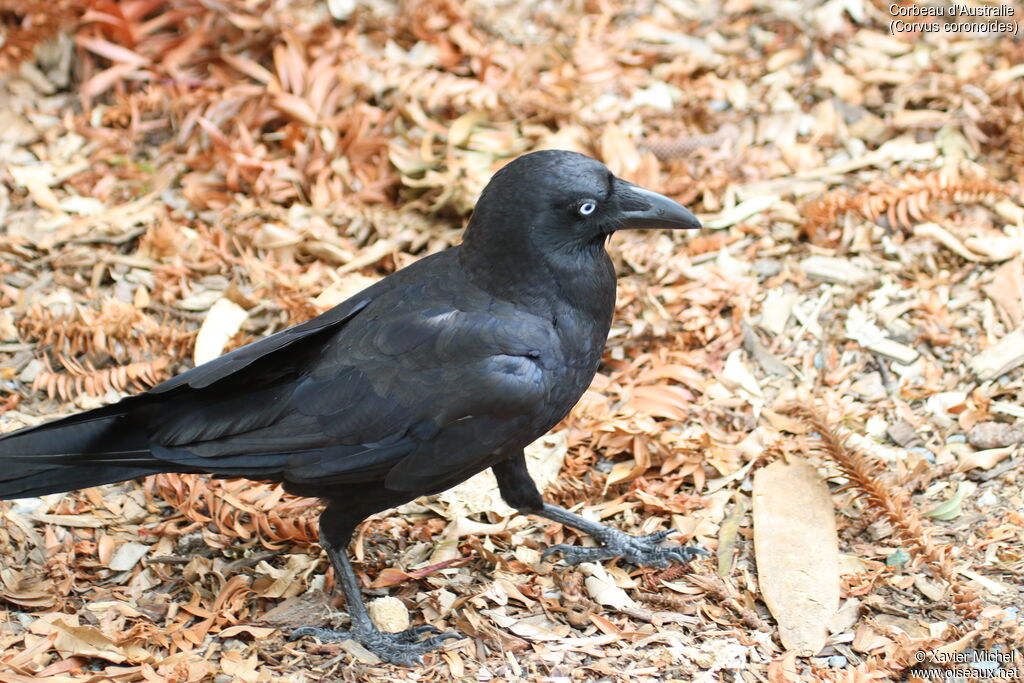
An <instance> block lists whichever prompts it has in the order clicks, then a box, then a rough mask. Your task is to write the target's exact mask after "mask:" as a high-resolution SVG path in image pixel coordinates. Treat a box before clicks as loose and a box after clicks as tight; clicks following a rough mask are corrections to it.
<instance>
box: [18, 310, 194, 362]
mask: <svg viewBox="0 0 1024 683" xmlns="http://www.w3.org/2000/svg"><path fill="white" fill-rule="evenodd" d="M18 329H19V330H20V332H21V334H22V337H23V338H25V339H29V340H32V341H35V342H36V343H38V344H41V345H46V346H50V347H51V349H52V350H53V352H54V353H58V354H66V355H69V356H77V355H81V354H83V353H89V354H97V353H105V354H108V355H110V356H111V357H112V358H116V359H118V360H121V361H124V360H129V359H135V358H138V357H140V355H142V354H148V353H152V352H154V351H158V352H159V353H161V354H167V355H173V356H174V357H175V358H184V357H186V356H187V355H188V354H189V352H190V351H191V350H192V347H193V346H194V344H195V337H196V334H197V330H188V329H186V328H185V327H184V326H183V325H182V324H180V323H173V322H168V321H166V320H160V321H158V320H156V319H154V318H153V317H151V316H149V315H147V314H146V313H145V312H143V311H142V310H140V309H138V308H136V307H135V306H132V305H131V304H126V303H122V302H119V301H117V300H114V299H107V300H105V301H104V302H103V304H102V307H101V309H100V310H99V311H96V310H95V309H90V308H86V307H76V308H75V309H74V310H73V311H72V312H71V313H68V314H66V315H58V314H54V313H53V312H51V311H50V310H49V309H47V308H45V307H43V306H33V307H31V308H29V309H28V310H27V311H26V312H25V314H24V315H23V316H22V318H21V319H20V320H19V321H18Z"/></svg>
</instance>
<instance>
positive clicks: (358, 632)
mask: <svg viewBox="0 0 1024 683" xmlns="http://www.w3.org/2000/svg"><path fill="white" fill-rule="evenodd" d="M331 507H332V506H328V508H327V510H325V511H324V514H323V515H322V516H321V517H320V545H321V546H322V547H323V549H324V550H325V551H326V552H327V556H328V557H329V558H331V565H332V566H333V567H334V575H335V576H336V577H337V580H338V583H339V584H341V590H342V592H344V594H345V603H346V606H347V608H348V616H349V620H350V621H351V622H352V626H351V628H350V629H349V630H347V631H335V630H332V629H327V628H316V627H313V626H303V627H301V628H297V629H295V630H294V631H292V634H291V640H295V639H297V638H301V637H302V636H313V637H314V638H316V639H317V640H319V641H320V642H323V643H337V642H340V641H342V640H350V639H351V640H354V641H356V642H357V643H359V644H360V645H362V646H363V647H365V648H366V649H367V650H369V651H370V652H372V653H373V654H375V655H377V656H378V657H380V658H381V659H382V660H383V661H385V662H389V663H391V664H397V665H399V666H417V665H419V664H422V663H423V660H422V659H421V657H422V655H423V654H424V653H426V652H430V651H431V650H434V649H436V648H438V647H439V646H440V645H441V644H442V643H444V641H445V640H447V639H449V638H461V637H462V636H460V635H459V634H458V633H441V632H440V631H439V630H438V629H436V628H434V627H433V626H431V625H429V624H423V625H421V626H414V627H413V628H410V629H408V630H405V631H400V632H398V633H388V632H386V631H381V630H380V629H378V628H377V627H376V626H375V625H374V623H373V620H372V619H370V614H369V612H367V611H366V604H365V603H364V602H363V597H362V595H361V593H360V591H359V580H358V579H357V578H356V574H355V572H354V571H353V570H352V565H351V564H350V563H349V561H348V558H347V557H345V552H344V550H343V548H344V547H345V545H347V541H348V539H349V538H350V537H351V533H352V528H351V525H348V528H347V529H345V530H342V529H340V528H339V526H340V525H337V524H332V522H336V521H337V518H334V517H333V515H332V516H331V517H329V516H328V515H330V514H331ZM335 544H337V545H335ZM427 634H436V635H431V637H429V638H426V639H423V640H420V638H421V637H422V636H424V635H427Z"/></svg>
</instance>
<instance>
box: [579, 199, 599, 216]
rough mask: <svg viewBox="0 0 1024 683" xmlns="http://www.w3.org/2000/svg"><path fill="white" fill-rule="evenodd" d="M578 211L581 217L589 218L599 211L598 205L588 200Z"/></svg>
mask: <svg viewBox="0 0 1024 683" xmlns="http://www.w3.org/2000/svg"><path fill="white" fill-rule="evenodd" d="M576 210H577V211H579V214H580V215H581V216H589V215H590V214H592V213H594V212H595V211H597V203H596V202H593V201H591V200H589V199H588V200H586V201H585V202H583V203H582V204H580V206H579V208H578V209H576Z"/></svg>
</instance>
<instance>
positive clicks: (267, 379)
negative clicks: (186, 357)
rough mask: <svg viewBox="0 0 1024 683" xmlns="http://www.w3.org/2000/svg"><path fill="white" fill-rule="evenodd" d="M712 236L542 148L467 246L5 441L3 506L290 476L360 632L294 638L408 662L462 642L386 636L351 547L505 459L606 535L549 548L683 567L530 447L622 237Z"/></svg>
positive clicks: (581, 379) (595, 354)
mask: <svg viewBox="0 0 1024 683" xmlns="http://www.w3.org/2000/svg"><path fill="white" fill-rule="evenodd" d="M699 227H700V223H699V222H698V221H697V219H696V218H695V217H694V216H693V214H691V213H690V212H689V211H687V210H686V209H685V208H683V207H682V206H680V205H679V204H678V203H676V202H675V201H673V200H671V199H669V198H667V197H664V196H662V195H660V194H657V193H655V192H651V191H649V190H645V189H643V188H640V187H637V186H636V185H633V184H631V183H628V182H626V181H624V180H622V179H620V178H617V177H615V176H614V175H613V174H612V173H611V172H610V171H609V170H608V169H607V168H606V167H605V166H604V165H603V164H601V163H600V162H598V161H595V160H594V159H591V158H589V157H586V156H584V155H582V154H576V153H573V152H566V151H541V152H534V153H532V154H527V155H525V156H522V157H520V158H518V159H516V160H515V161H513V162H511V163H509V164H508V165H507V166H505V167H504V168H502V169H501V170H500V171H498V172H497V173H496V174H495V175H494V177H493V178H492V179H491V181H490V183H489V184H488V185H487V187H486V188H485V189H484V191H483V194H482V195H481V197H480V201H479V202H478V203H477V205H476V209H475V211H474V212H473V216H472V218H471V219H470V222H469V227H468V228H467V230H466V233H465V239H464V241H463V242H462V244H461V245H459V246H456V247H452V248H450V249H447V250H445V251H442V252H440V253H437V254H433V255H431V256H427V257H426V258H423V259H421V260H419V261H417V262H416V263H414V264H412V265H410V266H409V267H407V268H404V269H402V270H399V271H398V272H396V273H394V274H392V275H390V276H389V277H387V278H384V279H383V280H381V281H380V282H378V283H376V284H374V285H373V286H371V287H369V288H367V289H365V290H363V291H362V292H360V293H359V294H356V295H355V296H353V297H352V298H350V299H349V300H347V301H345V302H344V303H342V304H340V305H338V306H337V307H335V308H333V309H331V310H330V311H328V312H326V313H324V314H323V315H321V316H319V317H317V318H314V319H312V320H310V321H308V322H305V323H302V324H301V325H297V326H295V327H292V328H289V329H287V330H284V331H282V332H279V333H277V334H274V335H272V336H270V337H267V338H265V339H262V340H259V341H257V342H254V343H252V344H249V345H248V346H245V347H243V348H240V349H238V350H236V351H233V352H231V353H228V354H226V355H224V356H222V357H220V358H218V359H216V360H213V361H210V362H209V363H205V364H203V365H200V366H199V367H196V368H194V369H192V370H189V371H187V372H185V373H182V374H181V375H178V376H177V377H174V378H172V379H170V380H168V381H166V382H164V383H163V384H160V385H159V386H157V387H154V388H153V389H150V390H149V391H147V392H144V393H141V394H138V395H135V396H129V397H127V398H125V399H123V400H121V401H119V402H118V403H115V404H113V405H109V406H106V407H103V408H98V409H96V410H90V411H87V412H84V413H80V414H77V415H72V416H70V417H66V418H64V419H61V420H57V421H54V422H50V423H47V424H42V425H39V426H36V427H29V428H27V429H22V430H19V431H16V432H12V433H9V434H5V435H3V436H0V499H9V498H20V497H25V496H38V495H43V494H47V493H55V492H60V491H68V490H72V489H80V488H83V487H87V486H96V485H98V484H106V483H111V482H118V481H124V480H126V479H132V478H135V477H141V476H144V475H149V474H156V473H158V472H196V473H207V474H213V475H216V476H220V477H244V478H248V479H253V480H258V481H276V482H281V483H282V484H283V485H284V488H285V490H286V491H288V492H289V493H293V494H296V495H299V496H317V497H320V498H323V499H324V500H325V502H326V508H325V509H324V511H323V514H322V515H321V517H320V543H321V545H322V546H323V548H324V550H325V551H326V552H327V554H328V556H329V557H330V559H331V562H332V564H333V566H334V570H335V574H336V575H337V577H338V581H339V582H340V584H341V586H342V590H343V591H344V593H345V598H346V600H347V602H348V611H349V616H350V618H351V622H352V623H351V629H350V630H349V631H332V630H327V629H321V628H311V627H304V628H300V629H298V630H297V631H295V632H294V633H293V637H294V636H301V635H312V636H315V637H317V638H319V639H320V640H322V641H331V640H334V641H337V640H341V639H346V638H354V639H355V640H357V641H358V642H360V643H362V644H363V645H364V646H366V647H367V648H369V649H370V650H371V651H372V652H374V653H375V654H376V655H377V656H379V657H380V658H381V659H383V660H385V661H388V662H392V663H395V664H402V665H413V664H415V663H416V662H418V661H419V660H420V655H421V654H422V653H424V652H427V651H429V650H431V649H434V648H436V647H438V646H439V645H440V644H441V643H442V642H443V640H444V639H445V638H449V637H457V635H456V634H451V633H444V634H438V633H437V629H434V628H433V627H431V626H418V627H415V628H412V629H410V630H408V631H405V632H403V633H397V634H396V633H384V632H381V631H379V630H378V629H377V628H376V627H375V626H374V625H373V623H372V621H371V620H370V618H369V616H368V615H367V612H366V608H365V606H364V603H363V601H362V598H361V596H360V591H359V585H358V583H357V580H356V576H355V574H354V573H353V571H352V568H351V565H350V564H349V561H348V559H347V557H346V556H345V553H344V551H345V547H346V546H347V545H348V543H349V540H350V538H351V536H352V532H353V530H354V529H355V527H356V525H358V524H359V522H361V521H362V520H363V519H365V518H366V517H367V516H369V515H371V514H374V513H376V512H380V511H382V510H386V509H388V508H392V507H395V506H397V505H401V504H403V503H406V502H408V501H410V500H412V499H414V498H416V497H418V496H422V495H429V494H435V493H439V492H441V491H444V490H445V489H447V488H449V487H451V486H454V485H455V484H458V483H459V482H461V481H463V480H465V479H467V478H468V477H470V476H472V475H473V474H476V473H477V472H480V471H481V470H483V469H485V468H487V467H490V468H492V469H493V471H494V474H495V475H496V476H497V480H498V483H499V485H500V488H501V494H502V496H503V497H504V499H505V500H506V501H507V502H508V503H509V504H510V505H512V506H513V507H515V508H517V509H518V510H520V511H521V512H523V513H528V514H536V515H542V516H544V517H547V518H548V519H551V520H554V521H557V522H561V523H562V524H566V525H568V526H570V527H573V528H575V529H578V530H580V531H583V532H585V533H587V534H590V535H592V536H594V537H595V538H596V539H597V540H599V541H600V542H601V543H602V544H603V545H602V546H601V547H596V548H579V547H570V546H564V545H563V546H556V547H554V548H550V549H549V552H550V551H558V552H561V553H562V554H563V556H564V557H565V559H566V561H568V562H571V563H576V562H581V561H590V560H600V559H605V558H613V557H622V558H624V559H626V560H628V561H629V562H632V563H634V564H638V565H653V566H666V564H667V563H668V562H669V561H671V560H676V561H682V562H685V561H687V560H689V559H690V558H692V557H693V556H694V555H696V554H701V553H703V551H700V550H696V549H693V548H686V547H680V546H675V547H669V548H664V547H660V546H659V545H658V544H659V542H660V541H662V540H663V539H665V537H666V536H667V535H668V532H661V533H657V534H653V535H650V536H645V537H633V536H629V535H627V534H625V533H622V532H620V531H617V530H615V529H612V528H610V527H607V526H604V525H601V524H597V523H595V522H592V521H590V520H587V519H584V518H583V517H580V516H579V515H576V514H573V513H571V512H569V511H568V510H565V509H564V508H561V507H557V506H555V505H548V504H545V503H544V502H543V500H542V499H541V495H540V492H539V491H538V490H537V487H536V485H535V484H534V483H533V481H532V480H531V479H530V476H529V474H528V473H527V471H526V465H525V460H524V457H523V448H524V447H525V446H526V445H527V444H529V443H530V442H532V441H534V440H535V439H537V438H539V437H540V436H542V435H543V434H544V433H545V432H547V431H548V430H549V429H551V428H552V427H554V426H555V425H556V424H557V423H558V422H559V421H560V420H561V419H562V418H563V417H565V415H566V414H567V413H568V412H569V410H570V409H571V408H572V407H573V405H574V404H575V403H576V401H577V400H578V399H579V398H580V396H581V395H582V394H583V392H584V391H585V390H586V389H587V387H588V386H589V384H590V382H591V379H592V378H593V377H594V373H595V372H597V369H598V366H599V364H600V362H601V354H602V350H603V348H604V344H605V340H606V338H607V336H608V329H609V327H610V326H611V321H612V313H613V309H614V306H615V271H614V269H613V267H612V262H611V259H610V258H609V257H608V254H607V252H606V251H605V242H606V241H607V239H608V237H609V235H611V234H612V233H613V232H615V231H616V230H620V229H623V228H688V229H692V228H699ZM428 635H429V637H426V638H424V636H428Z"/></svg>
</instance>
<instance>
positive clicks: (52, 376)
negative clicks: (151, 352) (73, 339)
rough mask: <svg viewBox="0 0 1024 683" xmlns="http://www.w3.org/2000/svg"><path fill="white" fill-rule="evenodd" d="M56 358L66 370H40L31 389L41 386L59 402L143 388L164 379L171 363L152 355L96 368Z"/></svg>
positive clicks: (40, 387) (64, 358)
mask: <svg viewBox="0 0 1024 683" xmlns="http://www.w3.org/2000/svg"><path fill="white" fill-rule="evenodd" d="M59 360H60V361H61V364H62V365H63V366H64V368H65V369H66V370H67V372H66V373H65V372H54V371H53V370H49V369H48V370H43V371H42V372H40V373H39V374H38V375H37V376H36V379H35V381H34V382H33V383H32V390H33V391H38V390H40V389H43V390H45V391H46V394H47V395H48V396H49V397H50V398H59V399H60V400H62V401H70V400H72V399H73V398H75V397H76V396H81V395H82V394H85V395H87V396H94V397H96V396H103V395H104V394H106V393H107V392H109V391H111V390H113V391H118V392H125V391H142V390H145V389H148V388H150V387H152V386H155V385H157V384H159V383H160V382H162V381H163V380H165V379H167V376H168V373H167V366H168V365H170V360H169V359H167V358H154V359H153V360H145V361H139V362H137V363H129V364H127V365H117V366H114V367H112V368H101V369H98V370H97V369H96V368H94V367H92V366H91V365H88V366H83V365H82V364H80V363H78V362H77V361H75V360H72V359H70V358H67V357H65V356H60V357H59Z"/></svg>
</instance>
